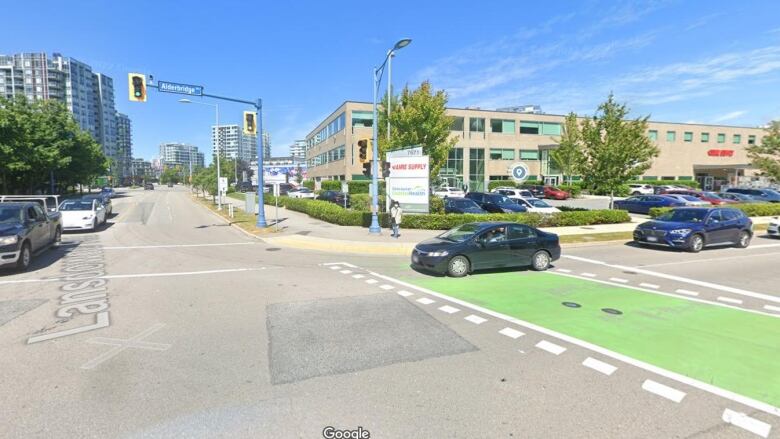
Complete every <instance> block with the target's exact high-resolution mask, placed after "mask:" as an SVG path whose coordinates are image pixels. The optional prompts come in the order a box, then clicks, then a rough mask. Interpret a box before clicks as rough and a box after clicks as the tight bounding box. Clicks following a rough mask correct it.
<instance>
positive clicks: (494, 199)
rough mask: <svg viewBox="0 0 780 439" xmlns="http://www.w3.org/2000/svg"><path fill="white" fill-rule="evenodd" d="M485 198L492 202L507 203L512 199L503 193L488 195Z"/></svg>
mask: <svg viewBox="0 0 780 439" xmlns="http://www.w3.org/2000/svg"><path fill="white" fill-rule="evenodd" d="M485 198H487V201H489V202H491V203H494V204H509V203H512V200H510V199H509V198H508V197H505V196H503V195H490V196H489V197H485Z"/></svg>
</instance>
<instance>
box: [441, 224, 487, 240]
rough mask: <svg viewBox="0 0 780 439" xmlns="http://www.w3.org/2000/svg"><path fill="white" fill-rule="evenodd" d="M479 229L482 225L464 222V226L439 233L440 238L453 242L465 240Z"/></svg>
mask: <svg viewBox="0 0 780 439" xmlns="http://www.w3.org/2000/svg"><path fill="white" fill-rule="evenodd" d="M479 229H480V227H479V225H478V224H463V225H462V226H458V227H455V228H454V229H451V230H448V231H446V232H444V233H442V234H441V235H439V238H441V239H446V240H448V241H453V242H463V241H466V240H467V239H469V238H471V237H472V236H474V234H475V233H477V231H478V230H479Z"/></svg>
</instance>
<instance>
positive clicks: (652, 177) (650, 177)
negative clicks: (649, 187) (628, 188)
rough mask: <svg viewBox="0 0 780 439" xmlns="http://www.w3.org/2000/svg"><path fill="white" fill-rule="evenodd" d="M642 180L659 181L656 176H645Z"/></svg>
mask: <svg viewBox="0 0 780 439" xmlns="http://www.w3.org/2000/svg"><path fill="white" fill-rule="evenodd" d="M642 180H646V181H647V180H658V177H656V176H655V175H643V176H642Z"/></svg>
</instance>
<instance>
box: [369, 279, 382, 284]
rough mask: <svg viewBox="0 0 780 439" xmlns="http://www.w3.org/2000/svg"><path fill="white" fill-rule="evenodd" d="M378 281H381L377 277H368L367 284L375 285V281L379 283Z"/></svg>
mask: <svg viewBox="0 0 780 439" xmlns="http://www.w3.org/2000/svg"><path fill="white" fill-rule="evenodd" d="M377 282H379V281H378V280H376V279H366V283H367V284H371V285H373V284H375V283H377Z"/></svg>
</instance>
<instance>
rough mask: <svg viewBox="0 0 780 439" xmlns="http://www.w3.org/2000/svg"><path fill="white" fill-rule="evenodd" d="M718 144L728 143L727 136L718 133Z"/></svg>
mask: <svg viewBox="0 0 780 439" xmlns="http://www.w3.org/2000/svg"><path fill="white" fill-rule="evenodd" d="M718 143H726V134H724V133H718Z"/></svg>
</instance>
